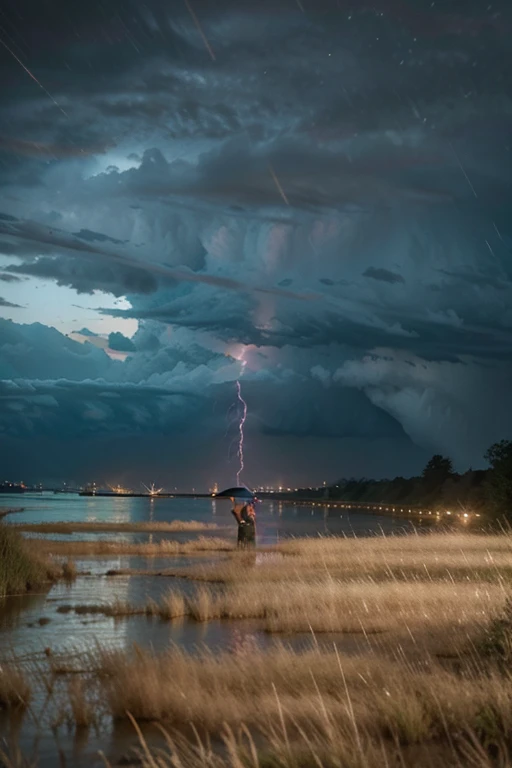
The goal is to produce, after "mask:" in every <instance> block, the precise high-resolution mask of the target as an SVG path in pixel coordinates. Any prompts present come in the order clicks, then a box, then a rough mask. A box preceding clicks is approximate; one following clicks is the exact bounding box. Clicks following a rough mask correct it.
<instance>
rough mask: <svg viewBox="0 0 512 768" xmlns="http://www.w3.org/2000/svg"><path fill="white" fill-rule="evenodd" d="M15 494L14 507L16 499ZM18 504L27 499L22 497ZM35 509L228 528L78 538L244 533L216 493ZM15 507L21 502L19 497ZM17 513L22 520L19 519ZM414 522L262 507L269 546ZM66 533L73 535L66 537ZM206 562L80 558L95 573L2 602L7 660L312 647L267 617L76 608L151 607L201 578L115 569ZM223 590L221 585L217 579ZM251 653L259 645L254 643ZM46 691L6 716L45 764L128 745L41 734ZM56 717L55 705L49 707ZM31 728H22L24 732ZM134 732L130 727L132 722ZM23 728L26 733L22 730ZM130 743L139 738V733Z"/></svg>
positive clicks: (324, 639)
mask: <svg viewBox="0 0 512 768" xmlns="http://www.w3.org/2000/svg"><path fill="white" fill-rule="evenodd" d="M9 503H10V502H9V500H7V499H6V505H9ZM16 504H19V499H18V500H17V502H16ZM23 505H24V506H25V512H24V513H22V514H19V515H17V516H16V522H45V521H47V522H59V521H89V522H96V521H104V522H119V523H124V522H145V521H153V520H154V521H155V522H159V521H171V520H198V521H200V522H209V523H211V522H215V523H216V524H217V525H218V526H220V529H219V531H214V532H204V531H200V532H197V533H193V532H179V533H175V534H162V533H154V534H140V533H135V534H122V533H113V534H101V533H99V534H98V533H96V534H95V533H83V534H75V535H73V538H78V537H79V538H86V539H89V538H97V537H101V538H102V539H107V538H108V539H109V540H116V539H117V540H119V539H122V540H126V541H137V542H141V541H150V540H152V541H154V542H156V541H159V540H160V539H162V538H172V539H175V540H180V541H184V540H188V539H191V538H194V537H195V536H200V535H210V536H211V535H214V536H219V535H220V536H223V537H229V538H232V539H233V541H235V539H236V528H235V525H234V523H233V518H232V515H231V512H230V504H229V502H220V501H218V502H217V501H214V500H211V499H152V500H151V499H146V498H137V499H130V498H115V497H114V498H112V497H108V498H94V497H78V496H76V497H74V496H68V495H60V494H59V495H56V496H54V497H51V496H50V497H48V496H40V497H37V496H36V497H32V496H29V495H27V496H26V497H25V498H24V499H23ZM13 506H14V505H13ZM13 520H14V518H13ZM407 527H408V524H407V523H406V522H404V521H403V520H401V519H397V520H393V519H392V518H389V517H382V516H374V515H364V514H360V513H354V514H351V513H348V511H347V510H339V509H334V508H329V507H327V506H323V507H321V506H317V507H299V506H291V505H286V504H282V503H272V502H270V503H264V504H260V505H259V506H258V510H257V533H258V543H259V544H260V545H270V544H274V543H276V542H278V541H280V540H282V539H283V538H288V537H290V536H318V535H329V534H337V535H346V536H365V535H371V534H375V533H382V532H383V531H384V532H392V531H399V530H403V529H404V528H407ZM56 538H68V537H67V536H62V535H59V536H56ZM275 556H276V555H268V554H263V553H254V559H255V564H256V565H258V564H260V563H261V562H263V561H264V560H265V559H266V558H268V557H275ZM215 558H216V556H210V555H208V556H204V557H202V559H201V562H202V563H206V562H211V561H212V560H213V559H215ZM192 562H197V561H195V560H194V558H188V557H187V558H185V557H179V558H178V557H162V558H160V557H159V558H142V557H129V556H115V557H114V556H109V557H102V558H99V559H96V560H94V559H92V560H91V559H89V560H88V559H80V560H78V561H77V567H78V570H79V571H82V572H84V571H90V572H91V575H90V576H84V577H80V578H78V579H77V580H76V582H75V583H73V584H65V583H59V584H57V585H55V586H54V587H53V588H52V589H51V590H50V591H49V592H48V593H43V594H38V595H27V596H23V597H12V598H8V599H4V600H0V663H2V661H5V660H6V659H8V658H9V657H12V656H16V657H17V658H19V659H21V660H23V663H25V664H26V663H29V662H30V663H32V662H33V661H34V660H38V661H40V660H42V659H43V658H45V649H51V651H52V653H53V654H58V653H63V652H71V653H76V652H78V653H79V654H83V653H84V652H86V651H87V650H91V649H94V648H95V647H96V644H97V643H98V642H100V643H101V644H103V645H108V646H114V647H119V648H129V647H131V646H133V644H134V643H136V644H137V645H139V646H142V647H152V648H154V649H156V650H162V649H165V648H169V647H171V646H173V645H175V646H178V647H180V648H183V649H186V650H187V652H190V653H196V652H198V650H200V649H202V648H204V647H205V646H206V647H207V648H209V649H210V650H212V651H213V652H216V651H226V650H227V651H229V652H231V653H242V654H244V653H247V652H248V649H251V648H254V647H260V648H268V647H270V646H272V645H275V644H276V643H280V642H284V643H285V644H286V645H290V646H291V647H293V648H294V649H297V650H299V649H303V648H305V647H309V646H310V645H311V643H312V642H313V639H312V638H311V637H310V636H308V635H294V636H286V637H284V638H283V637H279V638H276V637H274V636H271V635H269V634H267V633H265V632H263V631H262V629H261V626H260V625H259V624H258V622H254V621H237V622H228V621H225V622H222V621H212V622H204V623H198V622H193V621H190V620H183V619H182V620H178V621H172V622H166V621H161V620H160V619H157V618H146V617H144V616H134V617H129V618H118V619H116V618H113V617H105V616H102V615H97V614H96V615H83V614H82V615H81V614H77V613H76V612H75V611H74V610H69V606H80V605H86V604H87V605H90V604H110V603H112V602H114V601H120V602H124V603H129V604H130V605H135V606H137V605H144V604H145V603H147V601H148V599H150V598H151V599H152V600H155V601H157V602H158V600H159V599H160V598H161V596H162V595H163V594H164V593H165V592H166V591H167V590H169V589H176V590H179V591H181V592H182V593H184V594H185V595H187V594H190V592H191V591H192V590H194V589H195V588H196V587H195V584H194V582H191V581H189V580H186V579H180V578H166V577H151V576H140V575H139V576H137V575H132V576H117V577H107V576H106V575H105V574H106V572H107V571H108V570H122V569H136V570H149V569H153V568H154V569H164V568H175V569H178V568H180V567H184V566H187V565H189V564H191V563H192ZM212 588H215V587H212ZM217 588H219V589H220V588H221V587H217ZM333 641H336V642H337V643H338V644H339V647H340V648H341V649H342V650H344V651H345V652H354V651H356V650H357V649H358V647H359V642H360V639H359V638H358V637H350V636H339V637H335V636H333V635H325V636H318V637H317V638H315V639H314V642H315V643H317V644H318V645H320V646H322V645H323V644H324V643H325V644H328V645H329V646H330V647H332V643H333ZM249 652H250V650H249ZM43 698H44V691H43V689H42V688H41V689H40V690H39V691H37V690H36V695H35V699H34V705H33V709H31V710H30V712H29V713H27V715H26V716H25V717H24V718H20V716H18V717H17V718H14V719H13V718H7V717H6V716H5V715H4V716H3V719H1V718H0V736H2V735H3V736H5V737H9V738H13V739H15V740H18V738H20V739H21V743H22V744H23V746H24V749H25V752H28V753H29V754H30V752H31V751H32V749H34V748H35V749H36V751H37V752H38V754H39V760H40V763H39V764H40V767H41V768H50V766H51V768H53V767H54V766H55V765H56V764H57V759H56V755H58V750H59V749H62V750H63V752H64V753H65V754H66V755H67V756H68V760H69V762H68V764H71V765H73V766H77V768H81V766H84V768H85V766H88V767H89V766H93V767H94V768H95V767H96V766H100V765H104V762H103V761H102V760H100V759H99V758H97V756H96V755H95V751H96V750H97V749H99V748H101V749H104V750H105V751H106V752H107V753H108V754H109V755H112V756H113V757H114V758H116V757H117V758H118V757H120V756H121V755H122V754H124V753H126V749H127V744H126V740H127V730H126V729H125V728H124V727H122V728H115V729H112V728H110V727H109V728H108V729H107V730H106V731H105V730H104V731H102V732H100V733H99V734H94V733H92V734H88V733H87V732H83V731H82V732H80V731H78V732H76V731H75V730H74V729H71V730H69V731H67V730H66V728H65V727H64V729H62V728H61V729H59V730H58V731H57V732H56V733H57V736H56V735H55V734H53V735H52V733H51V730H50V729H49V728H46V730H45V731H44V732H41V730H40V728H38V727H37V724H36V722H35V721H34V720H33V719H31V718H32V715H31V713H33V712H35V711H36V710H37V706H38V704H39V705H41V703H42V700H43ZM47 716H49V715H48V713H47ZM20 729H21V730H20ZM128 732H129V729H128ZM20 734H21V735H20ZM130 741H132V742H133V739H132V738H131V737H130Z"/></svg>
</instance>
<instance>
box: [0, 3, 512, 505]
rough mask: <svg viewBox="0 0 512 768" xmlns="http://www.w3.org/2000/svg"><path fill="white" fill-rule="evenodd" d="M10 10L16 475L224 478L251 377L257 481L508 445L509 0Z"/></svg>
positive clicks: (1, 139)
mask: <svg viewBox="0 0 512 768" xmlns="http://www.w3.org/2000/svg"><path fill="white" fill-rule="evenodd" d="M3 8H4V10H3V12H2V15H1V16H0V43H1V45H0V82H1V89H0V270H1V271H0V378H1V381H0V433H1V439H0V467H1V468H2V470H1V471H0V474H2V475H3V476H5V478H9V479H13V480H19V479H24V480H31V481H58V480H61V479H68V480H74V481H76V482H79V483H83V482H86V481H88V480H96V481H110V482H114V481H116V482H117V481H120V482H121V481H126V482H132V484H133V483H135V482H138V481H139V480H143V481H144V482H146V483H148V482H150V481H155V482H158V483H160V484H165V485H166V486H167V487H174V486H178V487H180V488H182V489H184V490H187V489H189V488H190V487H192V486H195V487H196V488H199V487H208V486H209V485H211V484H212V483H213V482H214V481H217V482H219V484H222V483H225V482H226V483H227V482H229V483H231V482H232V481H233V480H234V479H235V475H236V470H237V457H236V437H237V415H238V414H239V413H240V411H239V408H238V405H237V399H236V381H237V379H240V381H241V387H242V393H243V396H244V397H245V400H246V401H247V405H248V417H247V422H246V430H245V448H246V454H245V459H246V471H245V473H244V475H243V476H242V479H243V480H244V481H245V482H247V483H248V484H249V485H254V486H257V485H260V484H269V483H273V484H277V485H279V484H282V485H285V486H286V485H297V484H298V483H304V484H308V485H309V484H313V483H315V484H317V483H322V482H323V481H324V480H326V481H328V482H330V481H335V480H336V479H339V478H341V477H350V476H358V477H360V476H366V477H372V476H373V477H382V476H395V475H397V474H403V475H411V474H415V473H417V472H419V471H420V470H421V468H422V466H423V465H424V463H425V462H426V460H427V459H428V458H429V456H430V455H431V454H432V453H437V452H439V453H443V454H447V455H449V456H451V457H452V459H453V461H454V465H455V467H456V469H458V470H464V469H467V468H468V467H469V466H470V465H472V466H473V467H479V466H484V461H483V453H484V451H485V449H486V448H487V447H488V446H489V444H490V443H492V442H493V441H495V440H498V439H501V438H511V437H512V408H511V407H510V398H511V392H512V356H511V341H512V205H511V204H512V162H511V140H512V100H511V92H512V43H511V41H512V4H511V3H510V0H498V1H497V2H481V1H480V0H478V2H477V0H438V1H437V2H432V0H332V1H329V2H325V0H315V1H314V2H313V1H312V0H287V1H286V2H281V1H280V0H251V2H248V0H237V1H236V2H231V0H184V1H183V2H178V0H171V1H170V2H163V1H162V0H147V2H144V3H143V2H136V0H108V1H106V0H99V1H98V0H90V2H80V3H71V2H69V0H68V1H66V2H65V1H64V0H48V1H47V2H43V0H37V1H36V0H6V2H5V3H4V5H3ZM109 334H113V335H112V336H110V337H109Z"/></svg>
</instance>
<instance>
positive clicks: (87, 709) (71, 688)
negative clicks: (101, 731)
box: [67, 677, 96, 728]
mask: <svg viewBox="0 0 512 768" xmlns="http://www.w3.org/2000/svg"><path fill="white" fill-rule="evenodd" d="M67 694H68V701H69V705H70V709H71V716H72V720H73V723H74V724H75V726H76V727H77V728H89V726H91V725H93V724H94V723H95V722H96V712H95V708H94V704H93V703H92V702H91V701H90V700H89V699H88V698H87V693H86V687H85V684H84V681H83V679H82V678H80V677H73V678H72V679H71V680H70V681H69V682H68V689H67Z"/></svg>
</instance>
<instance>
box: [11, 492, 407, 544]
mask: <svg viewBox="0 0 512 768" xmlns="http://www.w3.org/2000/svg"><path fill="white" fill-rule="evenodd" d="M9 506H11V507H24V510H25V511H24V512H22V513H21V514H16V515H13V516H12V517H10V518H7V520H12V522H17V523H22V522H25V523H29V522H30V523H42V522H61V521H65V522H74V521H82V522H115V523H139V522H150V521H153V522H170V521H171V520H182V521H187V520H197V521H198V522H204V523H216V524H217V525H218V526H220V527H221V528H222V529H223V530H222V531H216V532H214V533H211V532H210V533H208V534H205V532H201V533H200V534H199V535H214V536H219V535H223V536H231V537H233V539H236V530H235V528H236V526H235V522H234V519H233V516H232V515H231V511H230V510H231V505H230V502H229V501H227V500H226V501H224V500H215V499H179V498H175V499H168V498H162V499H159V498H153V499H150V498H129V497H109V496H102V497H94V496H78V495H76V496H75V495H72V494H42V495H36V494H24V495H23V496H21V497H20V496H16V497H8V496H5V497H4V496H2V497H1V498H0V511H1V508H2V507H9ZM408 527H409V528H410V524H408V523H407V521H404V519H403V518H393V517H390V516H388V515H373V514H368V513H367V514H364V513H361V512H359V511H356V510H353V511H351V510H347V509H343V510H341V509H337V508H334V507H329V506H328V505H327V504H326V505H323V506H320V505H318V506H314V507H313V506H306V505H304V506H301V505H293V504H282V503H279V502H263V503H261V504H258V505H257V533H258V543H259V544H261V545H265V546H267V545H271V544H275V543H276V542H278V541H280V540H282V539H283V538H287V537H290V536H318V535H337V536H339V535H346V536H354V535H356V536H368V535H372V534H379V533H382V532H385V533H391V532H392V531H401V530H404V528H408ZM98 535H99V536H101V538H105V537H106V536H107V535H108V534H105V533H100V534H93V533H87V534H85V533H84V534H80V536H81V537H82V538H87V539H89V538H94V537H95V536H98ZM114 535H115V536H116V537H117V538H120V537H121V538H123V539H127V540H128V539H129V540H131V541H147V540H148V534H140V533H137V534H114ZM168 535H169V534H164V536H166V537H167V536H168ZM195 535H197V534H194V533H191V532H183V533H180V534H177V533H176V534H174V533H173V534H172V536H173V538H176V539H191V538H193V537H194V536H195ZM77 536H79V534H74V537H75V538H76V537H77ZM56 538H57V537H56ZM157 540H158V536H157V535H156V534H153V541H157Z"/></svg>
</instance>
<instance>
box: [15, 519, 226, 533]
mask: <svg viewBox="0 0 512 768" xmlns="http://www.w3.org/2000/svg"><path fill="white" fill-rule="evenodd" d="M10 527H11V528H16V529H17V530H18V531H25V532H27V533H28V532H30V533H60V534H66V533H176V532H180V531H185V532H186V531H189V532H190V531H216V530H218V529H219V526H218V525H217V524H216V523H201V522H198V521H197V520H171V522H141V523H112V522H79V521H74V522H55V523H11V524H10Z"/></svg>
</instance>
